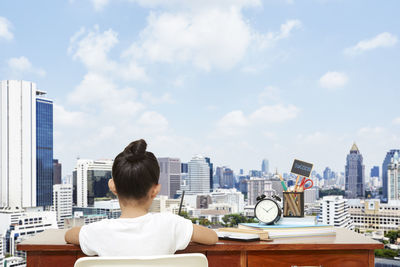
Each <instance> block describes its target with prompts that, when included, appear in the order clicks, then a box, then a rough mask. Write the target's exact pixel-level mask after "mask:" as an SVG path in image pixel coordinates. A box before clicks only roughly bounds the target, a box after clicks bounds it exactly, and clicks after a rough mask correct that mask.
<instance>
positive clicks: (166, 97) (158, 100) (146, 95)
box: [142, 91, 174, 105]
mask: <svg viewBox="0 0 400 267" xmlns="http://www.w3.org/2000/svg"><path fill="white" fill-rule="evenodd" d="M142 99H143V101H145V102H147V103H150V104H152V105H157V104H163V103H168V104H173V103H174V100H173V99H172V97H171V94H170V93H164V94H162V95H161V96H160V97H156V96H154V95H153V94H152V93H150V92H147V91H146V92H143V93H142Z"/></svg>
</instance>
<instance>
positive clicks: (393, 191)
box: [387, 152, 400, 204]
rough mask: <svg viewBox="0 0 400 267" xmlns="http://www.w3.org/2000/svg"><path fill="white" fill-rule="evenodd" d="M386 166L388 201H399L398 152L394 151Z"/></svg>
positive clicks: (399, 160) (399, 174) (399, 165)
mask: <svg viewBox="0 0 400 267" xmlns="http://www.w3.org/2000/svg"><path fill="white" fill-rule="evenodd" d="M387 168H388V170H387V177H388V187H387V189H388V203H389V204H390V203H400V159H399V153H398V152H395V153H394V155H393V158H392V160H391V162H390V163H389V164H388V165H387Z"/></svg>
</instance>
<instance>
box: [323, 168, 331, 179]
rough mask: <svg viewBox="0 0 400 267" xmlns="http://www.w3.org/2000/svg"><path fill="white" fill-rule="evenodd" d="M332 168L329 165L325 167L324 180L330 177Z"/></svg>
mask: <svg viewBox="0 0 400 267" xmlns="http://www.w3.org/2000/svg"><path fill="white" fill-rule="evenodd" d="M331 174H332V170H331V168H329V167H326V168H325V170H324V180H329V179H330V178H331Z"/></svg>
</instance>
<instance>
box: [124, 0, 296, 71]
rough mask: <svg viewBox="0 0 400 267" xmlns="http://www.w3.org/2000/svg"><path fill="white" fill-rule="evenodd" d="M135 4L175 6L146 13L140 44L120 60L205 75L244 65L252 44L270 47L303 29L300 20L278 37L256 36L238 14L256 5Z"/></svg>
mask: <svg viewBox="0 0 400 267" xmlns="http://www.w3.org/2000/svg"><path fill="white" fill-rule="evenodd" d="M138 3H139V4H140V5H143V6H146V7H155V6H161V7H164V8H165V7H169V6H173V7H174V9H173V10H168V9H167V11H162V12H150V15H149V17H148V19H147V26H146V28H145V29H143V30H142V32H141V33H140V39H139V40H138V41H137V42H135V43H133V44H132V45H131V47H130V48H129V49H127V50H126V51H125V53H124V56H125V57H127V58H134V59H136V60H143V61H146V62H151V63H154V62H162V63H170V64H171V63H174V64H176V63H181V64H182V63H183V64H192V65H194V66H195V67H197V68H200V69H202V70H205V71H210V70H213V69H220V70H229V69H232V68H233V67H234V66H236V65H237V64H238V63H239V62H241V61H242V60H243V58H244V57H245V56H246V53H247V51H248V50H249V47H251V46H252V45H254V46H256V47H257V48H266V47H270V46H271V45H273V44H275V43H276V42H277V41H279V40H281V39H285V38H288V37H289V36H290V34H291V32H293V30H294V29H298V28H300V27H301V22H300V21H299V20H288V21H287V22H285V23H284V24H282V25H281V26H280V30H279V31H278V32H268V33H266V34H263V33H260V32H258V31H257V30H255V29H254V28H252V27H251V25H250V23H249V21H248V20H247V19H245V18H244V17H243V12H242V9H243V8H244V7H248V6H259V5H261V2H260V1H241V0H237V1H182V0H177V1H138ZM183 7H187V8H186V9H185V8H183ZM246 70H249V69H246V68H245V69H244V71H246ZM250 71H251V70H250Z"/></svg>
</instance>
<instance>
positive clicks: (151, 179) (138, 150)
mask: <svg viewBox="0 0 400 267" xmlns="http://www.w3.org/2000/svg"><path fill="white" fill-rule="evenodd" d="M146 147H147V144H146V141H144V140H143V139H140V140H136V141H134V142H132V143H130V144H129V145H128V146H127V147H125V149H124V151H122V152H121V153H119V154H118V156H116V157H115V160H114V163H113V166H112V176H113V179H114V184H115V188H116V190H117V193H118V196H119V197H121V198H126V199H136V200H139V199H142V198H144V197H146V195H147V193H148V192H149V190H150V188H151V187H152V186H153V185H156V184H158V179H159V177H160V167H159V166H158V161H157V159H156V157H155V156H154V154H153V153H151V152H148V151H146Z"/></svg>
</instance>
